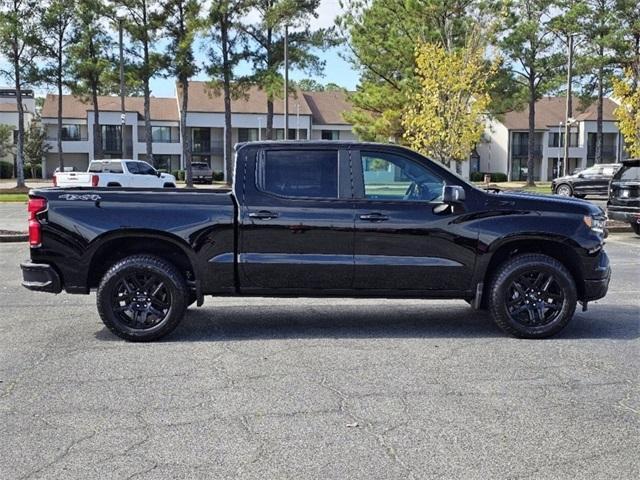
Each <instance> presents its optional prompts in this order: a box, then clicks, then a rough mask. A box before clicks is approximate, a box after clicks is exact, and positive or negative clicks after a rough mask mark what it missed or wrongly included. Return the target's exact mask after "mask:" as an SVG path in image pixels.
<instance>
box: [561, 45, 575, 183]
mask: <svg viewBox="0 0 640 480" xmlns="http://www.w3.org/2000/svg"><path fill="white" fill-rule="evenodd" d="M567 48H568V50H569V51H568V52H567V102H566V108H565V111H564V163H563V165H562V167H563V175H565V176H566V175H568V165H569V144H570V142H569V134H570V133H571V125H570V122H569V119H570V118H571V115H572V114H573V112H572V110H573V108H572V100H573V99H572V95H573V93H572V87H573V85H572V83H573V82H572V80H573V34H572V33H570V34H569V36H568V38H567Z"/></svg>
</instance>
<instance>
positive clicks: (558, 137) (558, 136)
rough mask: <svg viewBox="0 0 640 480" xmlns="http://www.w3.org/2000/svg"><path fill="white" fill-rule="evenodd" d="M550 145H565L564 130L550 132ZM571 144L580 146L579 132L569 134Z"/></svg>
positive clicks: (571, 145)
mask: <svg viewBox="0 0 640 480" xmlns="http://www.w3.org/2000/svg"><path fill="white" fill-rule="evenodd" d="M549 146H550V147H564V132H562V133H559V132H550V133H549ZM569 146H570V147H577V146H578V133H577V132H571V133H570V134H569Z"/></svg>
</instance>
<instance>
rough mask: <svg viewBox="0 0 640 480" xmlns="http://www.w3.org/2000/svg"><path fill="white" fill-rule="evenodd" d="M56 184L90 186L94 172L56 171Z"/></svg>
mask: <svg viewBox="0 0 640 480" xmlns="http://www.w3.org/2000/svg"><path fill="white" fill-rule="evenodd" d="M55 176H56V185H57V186H58V187H90V186H91V178H92V177H93V174H92V173H87V172H66V173H56V174H55Z"/></svg>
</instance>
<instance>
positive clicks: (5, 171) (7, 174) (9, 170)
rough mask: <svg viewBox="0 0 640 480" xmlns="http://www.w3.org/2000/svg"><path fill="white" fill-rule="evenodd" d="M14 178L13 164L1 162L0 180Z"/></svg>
mask: <svg viewBox="0 0 640 480" xmlns="http://www.w3.org/2000/svg"><path fill="white" fill-rule="evenodd" d="M12 176H13V163H10V162H0V178H11V177H12Z"/></svg>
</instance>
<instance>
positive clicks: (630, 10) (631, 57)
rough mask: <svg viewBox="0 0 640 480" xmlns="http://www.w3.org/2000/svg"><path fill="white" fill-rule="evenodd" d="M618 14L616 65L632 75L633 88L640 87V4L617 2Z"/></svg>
mask: <svg viewBox="0 0 640 480" xmlns="http://www.w3.org/2000/svg"><path fill="white" fill-rule="evenodd" d="M616 13H617V17H618V18H619V20H620V23H621V24H620V29H619V30H618V32H619V35H618V39H617V43H616V54H617V59H616V63H617V64H618V66H620V67H621V69H622V70H623V71H626V74H627V76H629V75H631V85H632V87H633V88H638V87H639V86H640V3H639V2H638V1H637V0H617V1H616Z"/></svg>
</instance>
